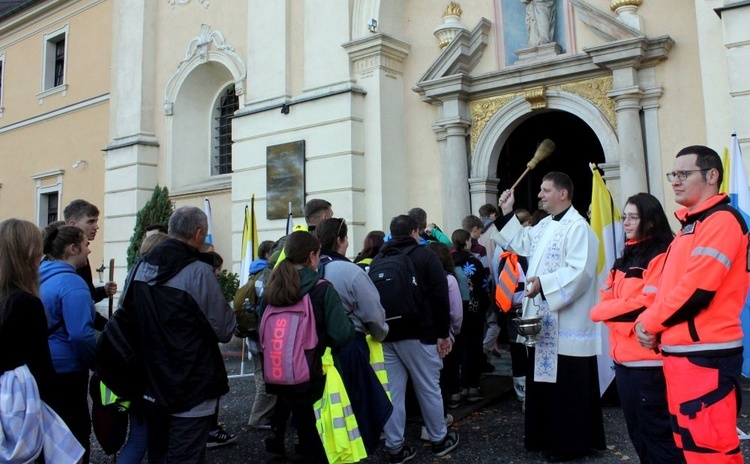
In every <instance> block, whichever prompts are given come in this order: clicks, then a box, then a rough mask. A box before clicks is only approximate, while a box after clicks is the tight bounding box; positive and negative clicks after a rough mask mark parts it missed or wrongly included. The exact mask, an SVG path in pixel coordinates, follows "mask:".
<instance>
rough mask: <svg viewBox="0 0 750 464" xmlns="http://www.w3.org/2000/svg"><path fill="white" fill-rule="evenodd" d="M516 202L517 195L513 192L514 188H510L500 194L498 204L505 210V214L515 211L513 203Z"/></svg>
mask: <svg viewBox="0 0 750 464" xmlns="http://www.w3.org/2000/svg"><path fill="white" fill-rule="evenodd" d="M515 202H516V197H515V195H514V194H513V190H511V189H508V190H506V191H504V192H503V193H502V195H500V198H498V200H497V206H499V207H500V210H501V211H502V212H503V216H504V215H506V214H509V213H511V212H513V204H514V203H515Z"/></svg>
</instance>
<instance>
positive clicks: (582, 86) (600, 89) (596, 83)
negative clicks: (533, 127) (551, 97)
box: [547, 76, 617, 129]
mask: <svg viewBox="0 0 750 464" xmlns="http://www.w3.org/2000/svg"><path fill="white" fill-rule="evenodd" d="M552 89H555V90H562V91H564V92H568V93H573V94H576V95H578V96H579V97H581V98H584V99H586V100H588V101H589V102H591V104H592V105H594V106H596V107H597V108H599V110H600V111H601V112H602V114H604V117H606V118H607V120H608V121H609V123H610V124H611V125H612V127H614V128H615V129H616V128H617V116H615V101H614V100H612V99H611V98H609V97H608V96H607V93H608V92H609V91H610V90H612V76H602V77H594V78H591V79H585V80H582V81H573V82H566V83H565V84H559V85H550V86H548V87H547V90H548V91H549V90H552Z"/></svg>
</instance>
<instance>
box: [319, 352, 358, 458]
mask: <svg viewBox="0 0 750 464" xmlns="http://www.w3.org/2000/svg"><path fill="white" fill-rule="evenodd" d="M322 361H323V373H324V374H325V376H326V384H325V389H324V390H323V397H322V398H321V399H319V400H318V401H316V402H315V404H313V410H314V412H315V427H316V428H317V429H318V434H319V435H320V440H321V442H322V443H323V448H324V449H325V451H326V456H327V457H328V462H330V463H344V462H358V461H361V460H362V459H365V458H366V457H367V451H366V450H365V444H364V442H363V441H362V437H361V435H360V433H359V425H358V424H357V418H356V417H355V416H354V411H353V410H352V405H351V403H350V401H349V395H348V394H347V393H346V388H344V382H343V381H342V380H341V376H340V375H339V373H338V371H337V370H336V368H335V367H334V365H333V356H332V355H331V349H330V348H326V352H325V354H324V355H323V358H322Z"/></svg>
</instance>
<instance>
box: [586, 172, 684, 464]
mask: <svg viewBox="0 0 750 464" xmlns="http://www.w3.org/2000/svg"><path fill="white" fill-rule="evenodd" d="M670 174H673V173H670ZM622 223H623V228H624V230H625V238H626V242H625V250H624V252H623V255H622V257H621V258H619V259H618V260H617V261H615V264H614V266H613V267H612V270H611V272H610V273H609V277H608V279H607V281H606V282H605V284H604V285H603V286H602V288H601V290H600V293H601V300H600V301H599V304H597V305H596V306H594V308H593V309H592V310H591V319H593V320H594V321H597V322H598V321H601V322H604V323H605V324H606V325H607V328H608V329H609V344H610V355H611V356H612V359H613V360H614V361H615V380H616V382H617V392H618V394H619V395H620V402H621V404H622V410H623V413H624V415H625V421H626V424H627V427H628V434H629V435H630V440H631V441H632V442H633V446H634V447H635V450H636V452H637V453H638V457H639V458H640V461H641V462H648V463H679V462H684V461H683V457H682V453H681V452H680V450H679V449H677V446H676V445H675V443H674V439H673V438H672V428H671V425H670V418H669V413H668V411H667V394H666V383H665V380H664V373H663V371H662V359H661V354H659V353H658V352H656V351H651V350H646V349H644V348H642V347H641V345H640V344H639V343H638V339H637V337H636V335H635V332H634V331H633V323H634V322H635V320H636V318H637V317H638V315H639V314H640V313H641V312H643V310H644V309H645V308H646V306H648V305H649V304H650V303H651V301H652V300H653V297H654V295H655V290H652V289H651V288H655V286H656V285H657V284H658V279H659V276H660V274H661V269H662V265H663V259H664V256H665V253H664V252H665V251H666V250H667V247H668V246H669V244H670V243H671V242H672V238H673V237H674V234H672V231H671V230H670V228H669V224H668V222H667V216H666V215H665V214H664V209H662V206H661V204H660V203H659V201H658V200H657V199H656V198H655V197H654V196H652V195H650V194H648V193H639V194H636V195H633V196H632V197H630V198H628V200H627V203H626V204H625V208H624V211H623V215H622Z"/></svg>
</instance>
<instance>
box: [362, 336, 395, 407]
mask: <svg viewBox="0 0 750 464" xmlns="http://www.w3.org/2000/svg"><path fill="white" fill-rule="evenodd" d="M366 340H367V346H368V348H370V366H372V370H373V371H375V375H376V376H377V377H378V380H379V381H380V385H382V386H383V390H385V394H386V395H388V400H389V401H391V402H393V399H392V398H391V389H390V388H389V387H388V372H387V371H386V370H385V355H384V354H383V344H382V343H380V342H379V341H377V340H375V339H374V338H372V335H368V336H367V338H366Z"/></svg>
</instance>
